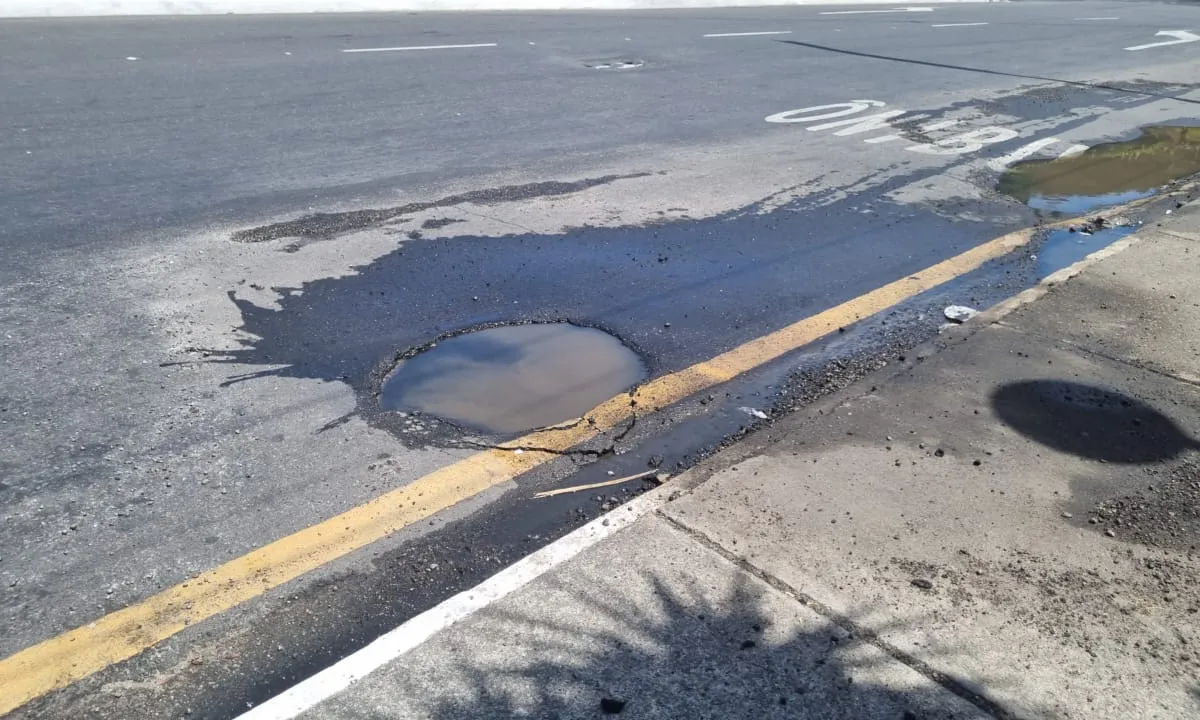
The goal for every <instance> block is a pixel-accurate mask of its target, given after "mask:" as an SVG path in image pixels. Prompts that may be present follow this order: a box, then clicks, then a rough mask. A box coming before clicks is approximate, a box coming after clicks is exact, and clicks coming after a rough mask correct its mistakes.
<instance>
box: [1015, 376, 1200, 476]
mask: <svg viewBox="0 0 1200 720" xmlns="http://www.w3.org/2000/svg"><path fill="white" fill-rule="evenodd" d="M991 400H992V407H993V409H994V410H995V411H996V414H997V415H998V416H999V417H1000V419H1001V420H1003V421H1004V422H1005V423H1007V424H1008V425H1009V427H1011V428H1013V429H1014V430H1016V431H1017V432H1019V433H1021V434H1022V435H1024V436H1025V437H1028V438H1030V439H1031V440H1035V441H1037V442H1039V443H1041V444H1043V445H1046V446H1047V447H1050V448H1053V449H1055V450H1058V451H1060V452H1064V453H1069V454H1071V455H1076V456H1078V457H1082V458H1088V459H1091V460H1103V461H1105V462H1113V463H1128V464H1138V463H1154V462H1161V461H1164V460H1172V459H1174V458H1176V457H1178V456H1179V455H1180V454H1182V453H1183V452H1185V451H1187V450H1195V449H1200V444H1198V443H1197V442H1196V441H1195V440H1194V439H1192V437H1191V436H1189V435H1188V434H1187V433H1186V432H1185V431H1184V430H1182V429H1181V428H1180V427H1179V426H1178V425H1176V424H1175V422H1174V421H1173V420H1171V419H1170V418H1168V417H1167V416H1166V415H1163V414H1162V413H1161V412H1159V411H1158V410H1156V409H1154V408H1153V407H1151V406H1149V405H1147V404H1146V403H1144V402H1142V401H1140V400H1136V399H1134V398H1131V397H1129V396H1127V395H1123V394H1121V393H1119V392H1116V391H1114V390H1107V389H1104V388H1101V387H1096V386H1093V385H1084V384H1082V383H1076V382H1069V381H1065V380H1026V381H1022V382H1016V383H1010V384H1008V385H1004V386H1002V387H1000V388H998V389H996V390H995V391H993V392H992V397H991Z"/></svg>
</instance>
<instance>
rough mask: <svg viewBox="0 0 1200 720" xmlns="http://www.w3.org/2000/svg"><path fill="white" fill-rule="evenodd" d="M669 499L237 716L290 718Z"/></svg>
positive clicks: (486, 584)
mask: <svg viewBox="0 0 1200 720" xmlns="http://www.w3.org/2000/svg"><path fill="white" fill-rule="evenodd" d="M665 498H666V493H662V492H651V493H647V494H645V495H642V496H640V497H636V498H634V499H633V500H630V501H629V502H627V503H625V504H624V505H621V506H620V507H618V508H616V509H615V510H613V511H612V512H610V513H608V514H607V515H603V516H601V517H599V518H596V519H595V520H593V521H591V522H589V523H588V524H587V525H584V526H583V527H581V528H579V529H577V530H575V531H573V532H571V533H569V534H567V535H565V536H563V537H562V538H559V539H558V540H556V541H554V542H552V543H550V544H549V545H547V546H546V547H544V548H542V549H541V550H538V551H537V552H535V553H533V554H531V555H528V556H526V557H525V558H524V559H522V560H519V561H517V562H516V563H514V564H512V565H510V566H508V567H507V568H505V569H504V570H501V571H500V572H498V573H496V574H495V575H493V576H492V577H490V578H488V579H487V580H484V581H483V582H482V583H480V584H479V585H476V586H475V587H473V588H471V589H470V590H466V591H464V592H461V593H459V594H458V595H455V596H454V597H452V598H449V599H448V600H445V601H443V602H441V603H440V604H438V605H437V606H435V607H433V608H431V609H429V610H426V611H425V612H423V613H421V614H420V615H418V616H416V617H414V618H413V619H411V620H409V621H408V622H406V623H404V624H402V625H400V626H399V627H397V628H395V629H394V630H391V631H390V632H388V633H387V634H385V635H383V636H382V637H380V638H379V639H378V640H376V641H375V642H373V643H371V644H370V645H367V646H366V647H365V648H363V649H361V650H359V651H358V652H355V653H353V654H351V655H350V656H349V657H346V658H343V659H342V660H339V661H338V662H337V663H335V664H334V665H332V666H331V667H329V668H326V669H325V670H322V671H321V672H319V673H317V674H316V675H313V676H312V677H310V678H308V679H307V680H304V681H303V682H301V683H300V684H299V685H296V686H294V687H292V688H290V689H289V690H286V691H284V692H283V693H280V694H279V695H276V696H275V697H273V698H271V699H270V700H267V701H266V702H264V703H263V704H261V705H259V706H258V707H255V708H253V709H251V710H248V711H246V712H245V713H243V714H242V715H240V716H239V717H238V719H237V720H291V718H294V717H296V716H298V715H300V714H301V713H303V712H306V711H307V710H309V709H311V708H313V707H314V706H315V705H317V704H318V703H320V702H322V701H324V700H327V699H329V698H331V697H333V696H334V695H336V694H338V693H339V692H341V691H343V690H345V689H346V688H348V687H349V686H350V685H351V684H352V683H354V682H355V681H357V680H360V679H362V678H364V677H366V676H367V675H368V674H370V673H371V672H374V671H375V670H377V669H379V668H380V667H383V666H384V665H386V664H387V663H389V662H391V661H392V660H395V659H396V658H398V657H401V656H402V655H404V654H406V653H408V652H409V651H411V650H413V649H414V648H416V647H418V646H419V645H421V644H422V643H424V642H425V641H426V640H428V639H429V638H431V637H433V636H434V635H436V634H437V633H438V632H440V631H442V630H444V629H446V628H448V627H450V626H451V625H453V624H454V623H456V622H459V621H460V620H464V619H466V618H467V617H469V616H470V615H471V614H473V613H475V612H477V611H479V610H482V609H483V608H485V607H487V606H488V605H491V604H492V603H494V602H496V601H498V600H500V599H502V598H504V597H505V596H507V595H509V594H511V593H513V592H514V591H516V590H519V589H520V588H522V587H524V586H525V585H527V584H529V583H530V582H532V581H534V580H536V579H537V578H539V577H541V576H542V575H543V574H545V573H546V572H549V571H550V570H552V569H554V568H556V567H558V566H559V565H562V564H563V563H565V562H566V561H568V560H570V559H571V558H573V557H575V556H576V555H578V554H579V553H581V552H583V551H584V550H586V549H588V548H589V547H591V546H593V545H595V544H596V543H598V542H600V541H601V540H603V539H605V538H607V537H610V536H612V535H613V534H614V533H616V532H617V531H618V530H621V529H622V528H626V527H629V526H630V525H632V524H633V523H634V522H635V521H637V520H638V518H641V517H643V516H644V515H646V514H647V513H649V512H652V511H653V510H655V509H657V508H658V507H659V506H661V505H662V504H663V503H664V502H665Z"/></svg>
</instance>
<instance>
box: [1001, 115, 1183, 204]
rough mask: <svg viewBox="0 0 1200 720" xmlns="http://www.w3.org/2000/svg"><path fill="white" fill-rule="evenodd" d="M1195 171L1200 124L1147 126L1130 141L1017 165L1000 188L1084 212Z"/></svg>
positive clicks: (1133, 197)
mask: <svg viewBox="0 0 1200 720" xmlns="http://www.w3.org/2000/svg"><path fill="white" fill-rule="evenodd" d="M1198 172H1200V127H1183V126H1161V127H1148V128H1143V130H1142V134H1141V136H1140V137H1138V138H1137V139H1135V140H1129V141H1125V142H1116V143H1105V144H1103V145H1096V146H1094V147H1092V148H1089V149H1088V150H1087V151H1086V152H1084V153H1083V154H1081V155H1077V156H1075V157H1072V158H1064V159H1061V160H1031V161H1028V162H1022V163H1017V164H1016V165H1014V166H1013V167H1012V168H1010V169H1009V170H1008V171H1007V172H1005V174H1004V175H1003V176H1002V177H1001V178H1000V187H999V189H1000V191H1001V192H1003V193H1006V194H1008V195H1012V196H1013V197H1015V198H1017V199H1018V200H1020V201H1022V202H1024V203H1027V204H1028V205H1029V206H1030V207H1032V208H1034V209H1037V210H1044V211H1047V212H1055V213H1061V214H1064V215H1084V214H1087V213H1091V212H1093V211H1095V210H1098V209H1100V208H1104V207H1111V206H1114V205H1119V204H1121V203H1125V202H1129V201H1131V200H1136V199H1138V198H1142V197H1148V196H1150V195H1153V194H1154V193H1155V192H1156V191H1157V190H1158V189H1159V188H1160V187H1162V186H1163V185H1165V184H1166V183H1169V182H1171V181H1172V180H1178V179H1179V178H1183V177H1187V176H1189V175H1192V174H1194V173H1198Z"/></svg>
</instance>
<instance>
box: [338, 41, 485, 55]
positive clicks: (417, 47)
mask: <svg viewBox="0 0 1200 720" xmlns="http://www.w3.org/2000/svg"><path fill="white" fill-rule="evenodd" d="M485 47H497V44H496V43H474V44H472V45H410V46H408V47H381V48H352V49H349V50H343V51H342V52H344V53H368V52H401V51H404V50H459V49H463V48H485Z"/></svg>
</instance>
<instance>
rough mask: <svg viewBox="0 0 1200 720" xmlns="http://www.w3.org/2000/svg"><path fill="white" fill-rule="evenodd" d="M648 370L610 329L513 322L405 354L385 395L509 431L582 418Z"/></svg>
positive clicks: (398, 403)
mask: <svg viewBox="0 0 1200 720" xmlns="http://www.w3.org/2000/svg"><path fill="white" fill-rule="evenodd" d="M646 377H647V370H646V366H645V364H644V363H643V362H642V360H641V358H639V357H638V356H637V354H636V353H634V352H633V351H632V350H630V349H629V348H628V347H626V346H625V345H624V344H622V343H621V342H620V341H619V340H617V339H616V338H614V337H613V336H612V335H609V334H608V333H605V332H602V331H600V330H595V329H592V328H585V327H580V326H578V325H571V324H569V323H553V324H535V325H512V326H505V327H497V328H491V329H488V330H480V331H478V332H473V333H467V334H465V335H459V336H457V337H453V338H449V339H447V340H444V341H442V342H439V343H438V344H437V345H435V346H434V347H432V348H430V349H429V350H426V351H425V352H422V353H420V354H418V355H415V356H414V357H412V358H409V359H407V360H404V361H402V362H401V363H400V364H399V365H397V366H396V369H395V370H393V371H392V372H391V374H390V375H388V377H387V378H386V379H385V380H384V382H383V388H382V390H381V392H380V398H379V402H380V405H381V406H382V407H383V409H384V410H400V411H419V412H423V413H428V414H430V415H435V416H437V417H440V418H443V419H446V420H450V421H452V422H454V423H456V424H459V425H462V426H466V427H470V428H474V429H477V430H483V431H487V432H493V433H501V434H509V433H516V432H521V431H525V430H532V429H535V428H540V427H546V426H549V425H556V424H559V423H563V422H566V421H569V420H574V419H576V418H579V417H581V416H583V415H584V413H586V412H588V411H589V410H591V409H593V408H594V407H596V406H597V405H599V404H600V403H602V402H604V401H605V400H607V399H609V398H610V397H613V396H614V395H617V394H619V393H621V392H623V391H625V390H628V389H629V388H630V387H632V386H634V385H635V384H637V383H639V382H641V381H642V380H645V379H646Z"/></svg>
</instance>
